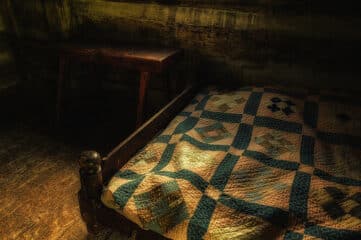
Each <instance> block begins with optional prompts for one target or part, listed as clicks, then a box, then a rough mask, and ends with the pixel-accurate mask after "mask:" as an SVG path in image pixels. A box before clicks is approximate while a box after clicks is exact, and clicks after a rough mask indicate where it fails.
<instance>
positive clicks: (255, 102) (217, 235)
mask: <svg viewBox="0 0 361 240" xmlns="http://www.w3.org/2000/svg"><path fill="white" fill-rule="evenodd" d="M102 201H103V203H104V204H105V205H107V206H108V207H111V208H114V209H115V210H116V211H118V212H119V213H121V214H123V215H124V216H126V217H127V218H128V219H130V220H131V221H133V222H135V223H137V224H138V225H139V226H141V227H142V228H144V229H151V230H153V231H156V232H158V233H160V234H162V235H164V236H166V237H168V238H172V239H361V106H360V100H359V99H358V100H357V99H353V98H348V97H347V96H336V95H332V94H330V93H328V92H323V93H312V92H308V91H301V90H300V91H297V92H292V91H289V92H285V91H283V90H281V89H274V88H241V89H237V90H233V91H224V90H223V91H221V90H216V89H211V88H209V89H206V90H204V91H202V92H201V93H200V94H198V95H197V96H196V97H195V99H194V100H193V101H192V102H191V103H190V105H189V106H188V107H186V108H185V109H184V110H183V111H182V112H181V113H179V115H178V116H177V117H176V118H174V119H173V121H172V122H171V123H170V124H169V125H168V127H167V128H166V129H165V130H164V131H163V132H162V133H161V134H160V135H158V136H157V137H156V138H155V139H154V140H153V141H152V142H150V143H149V144H148V145H147V146H146V147H145V148H144V149H142V150H141V151H140V152H139V153H138V154H137V155H136V156H135V157H133V158H132V159H131V160H130V161H129V162H128V163H127V164H126V165H125V166H124V167H123V168H122V169H120V171H119V172H118V173H117V174H116V175H115V176H114V177H113V178H112V180H111V181H110V183H109V185H108V187H107V188H106V189H104V192H103V195H102Z"/></svg>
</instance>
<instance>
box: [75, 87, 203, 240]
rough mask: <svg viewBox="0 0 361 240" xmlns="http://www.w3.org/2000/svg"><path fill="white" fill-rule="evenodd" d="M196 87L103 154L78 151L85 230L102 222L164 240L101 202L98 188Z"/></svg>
mask: <svg viewBox="0 0 361 240" xmlns="http://www.w3.org/2000/svg"><path fill="white" fill-rule="evenodd" d="M196 90H197V88H196V87H195V86H189V87H187V88H186V89H185V90H183V91H182V92H181V93H180V94H179V95H178V96H176V97H175V98H174V99H173V100H172V101H171V102H169V103H168V104H167V105H166V106H165V107H164V108H162V109H161V110H160V111H159V112H158V113H156V114H155V115H154V116H153V117H152V118H150V119H149V120H148V121H147V122H145V123H144V124H143V125H142V126H141V127H140V128H138V129H137V130H136V131H135V132H133V134H131V135H130V136H129V137H128V138H127V139H125V140H124V141H123V142H121V143H120V144H119V145H118V146H116V147H115V148H114V149H113V150H112V151H111V152H110V153H109V154H108V155H107V156H106V157H104V158H102V157H101V156H100V154H99V153H97V152H96V151H85V152H83V153H82V154H81V156H80V159H79V165H80V170H79V173H80V182H81V189H80V191H79V193H78V198H79V206H80V212H81V216H82V218H83V220H84V221H85V223H86V225H87V228H88V232H89V233H91V234H97V233H98V232H100V231H101V230H102V228H103V225H105V226H107V227H112V228H115V229H118V230H129V229H133V230H134V229H135V230H136V231H137V232H138V235H139V236H147V237H144V238H141V239H165V238H164V237H161V236H160V235H158V234H156V233H154V232H151V231H145V230H142V229H140V228H139V227H138V226H137V225H136V224H134V223H132V222H130V221H129V220H128V219H126V218H125V217H123V216H121V215H119V214H117V213H116V212H115V211H113V210H112V209H109V208H107V207H105V206H104V205H103V204H102V202H101V194H102V189H103V186H104V185H106V184H107V182H108V181H109V180H110V178H111V177H112V176H113V175H114V173H115V172H116V171H117V170H118V169H119V168H121V167H122V166H123V165H124V164H125V163H127V162H128V160H129V159H130V158H131V157H132V156H133V155H134V154H136V152H137V151H138V150H139V149H140V148H142V147H144V146H145V145H146V144H147V143H148V142H149V141H150V140H151V139H152V138H153V137H154V136H155V135H156V134H157V133H158V132H159V131H160V130H162V129H163V128H165V127H166V126H167V124H168V123H169V121H171V120H172V119H173V118H174V117H175V116H176V115H177V114H178V113H179V112H180V111H181V110H182V109H183V108H184V107H185V106H186V105H187V104H188V103H189V101H190V100H191V99H192V98H193V97H194V95H195V93H196ZM120 228H121V229H120Z"/></svg>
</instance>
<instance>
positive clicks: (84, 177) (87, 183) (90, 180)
mask: <svg viewBox="0 0 361 240" xmlns="http://www.w3.org/2000/svg"><path fill="white" fill-rule="evenodd" d="M101 162H102V159H101V157H100V155H99V153H97V152H95V151H85V152H82V153H81V155H80V159H79V165H80V178H81V190H82V191H84V193H85V194H86V196H87V197H88V198H90V199H99V198H100V193H101V191H102V188H103V178H102V171H101Z"/></svg>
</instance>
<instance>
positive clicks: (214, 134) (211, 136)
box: [196, 122, 231, 143]
mask: <svg viewBox="0 0 361 240" xmlns="http://www.w3.org/2000/svg"><path fill="white" fill-rule="evenodd" d="M196 131H197V132H198V134H199V135H200V136H201V137H202V139H203V141H204V142H206V143H211V142H215V141H218V140H221V139H224V138H228V137H230V136H231V134H230V133H229V132H228V131H227V129H226V128H225V127H224V126H223V125H222V123H220V122H217V123H215V124H212V125H209V126H205V127H201V128H196Z"/></svg>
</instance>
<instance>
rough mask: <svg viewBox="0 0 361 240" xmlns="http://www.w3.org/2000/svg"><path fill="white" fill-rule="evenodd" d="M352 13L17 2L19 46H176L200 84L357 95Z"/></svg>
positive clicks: (297, 6) (316, 6) (224, 2)
mask: <svg viewBox="0 0 361 240" xmlns="http://www.w3.org/2000/svg"><path fill="white" fill-rule="evenodd" d="M347 2H350V3H353V2H354V1H351V0H348V1H347ZM172 3H173V2H172ZM346 5H347V4H343V5H342V6H339V4H338V5H335V4H332V3H328V2H325V1H323V0H320V1H317V3H314V2H310V1H307V0H302V1H297V2H292V3H290V2H289V1H283V0H268V1H264V0H259V1H244V2H242V3H241V4H240V3H237V4H236V3H235V1H234V0H220V1H212V3H211V4H210V3H206V1H203V0H196V1H188V0H179V1H177V4H167V5H165V4H162V3H161V4H159V1H158V3H156V2H151V3H148V2H147V3H146V2H144V1H143V2H142V1H139V2H125V1H105V0H99V1H88V0H65V1H39V0H29V1H26V4H24V3H22V1H19V0H16V1H13V5H12V9H13V11H14V16H15V18H14V19H15V22H16V26H17V27H16V28H17V29H18V31H19V32H18V36H19V37H20V38H27V37H30V38H38V39H48V40H52V41H58V40H59V39H67V40H74V41H80V42H84V43H88V42H97V43H100V44H111V43H112V44H122V43H132V44H142V45H144V44H149V45H165V46H173V47H174V46H175V47H181V48H184V49H186V52H187V53H188V56H190V57H188V58H186V61H188V62H189V63H190V64H194V63H197V62H200V63H201V66H203V67H202V69H201V73H202V74H201V78H202V80H204V79H207V80H208V79H212V80H214V81H218V80H221V81H224V80H225V78H226V79H227V81H232V80H235V81H241V82H243V83H250V84H252V83H260V82H262V81H264V82H267V83H275V82H276V83H287V84H293V85H306V86H313V87H322V86H327V87H343V88H353V89H354V88H355V86H354V83H355V82H358V81H356V80H358V79H359V77H360V75H361V73H360V70H359V67H358V66H357V61H355V59H354V56H355V55H360V53H361V49H360V46H359V42H360V40H361V32H360V31H359V29H360V27H361V17H360V16H358V15H357V14H353V13H354V11H356V10H355V9H356V8H350V7H346ZM347 6H350V5H347ZM15 13H16V14H15ZM20 16H22V17H20ZM189 70H190V71H192V68H189ZM185 71H188V70H185ZM340 79H342V81H340ZM360 89H361V88H360Z"/></svg>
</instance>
